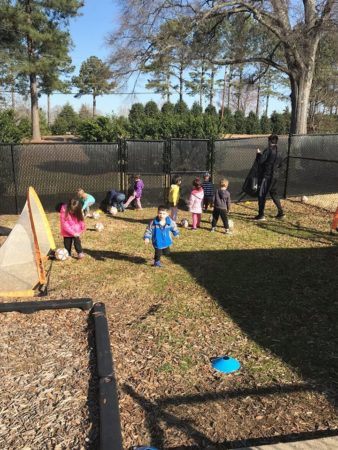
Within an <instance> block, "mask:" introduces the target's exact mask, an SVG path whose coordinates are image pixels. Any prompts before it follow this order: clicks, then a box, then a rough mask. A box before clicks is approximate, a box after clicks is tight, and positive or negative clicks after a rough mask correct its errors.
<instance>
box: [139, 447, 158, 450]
mask: <svg viewBox="0 0 338 450" xmlns="http://www.w3.org/2000/svg"><path fill="white" fill-rule="evenodd" d="M133 450H158V449H157V448H156V447H143V446H142V447H134V448H133Z"/></svg>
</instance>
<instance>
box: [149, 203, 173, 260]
mask: <svg viewBox="0 0 338 450" xmlns="http://www.w3.org/2000/svg"><path fill="white" fill-rule="evenodd" d="M171 233H172V234H173V235H174V236H175V237H178V236H179V234H180V232H179V231H178V229H177V226H176V223H175V222H174V221H173V220H172V219H171V218H170V217H169V215H168V211H167V208H166V207H165V206H159V207H158V209H157V216H156V217H155V219H154V220H152V221H151V222H150V224H149V225H148V226H147V228H146V231H145V233H144V237H143V239H144V242H145V243H146V244H149V242H150V240H151V241H152V244H153V247H154V249H155V256H154V264H153V265H154V267H162V264H161V261H160V260H161V256H162V254H163V255H169V253H170V249H169V247H170V246H171V245H172V243H173V241H172V239H171Z"/></svg>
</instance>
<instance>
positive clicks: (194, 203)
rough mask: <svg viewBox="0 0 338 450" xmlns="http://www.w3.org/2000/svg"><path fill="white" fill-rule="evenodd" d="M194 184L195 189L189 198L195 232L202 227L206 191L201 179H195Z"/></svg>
mask: <svg viewBox="0 0 338 450" xmlns="http://www.w3.org/2000/svg"><path fill="white" fill-rule="evenodd" d="M192 184H193V186H194V187H193V190H192V191H191V194H190V198H189V211H190V212H191V213H192V230H193V231H194V230H197V228H199V227H200V223H201V217H202V204H203V198H204V191H203V188H202V183H201V180H200V179H199V178H195V180H194V181H193V183H192Z"/></svg>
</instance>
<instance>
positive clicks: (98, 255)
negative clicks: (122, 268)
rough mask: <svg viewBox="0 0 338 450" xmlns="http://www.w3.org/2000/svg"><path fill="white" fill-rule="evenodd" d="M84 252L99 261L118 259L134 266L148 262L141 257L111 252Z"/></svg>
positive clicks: (88, 250)
mask: <svg viewBox="0 0 338 450" xmlns="http://www.w3.org/2000/svg"><path fill="white" fill-rule="evenodd" d="M83 251H84V252H85V253H87V254H88V255H90V256H91V257H92V258H94V259H96V260H98V261H105V260H106V259H117V260H120V261H128V262H131V263H134V264H146V263H147V260H146V259H145V258H142V257H141V256H133V255H129V254H128V253H121V252H113V251H111V250H91V249H87V248H86V249H84V250H83Z"/></svg>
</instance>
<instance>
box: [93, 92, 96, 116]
mask: <svg viewBox="0 0 338 450" xmlns="http://www.w3.org/2000/svg"><path fill="white" fill-rule="evenodd" d="M95 116H96V95H95V94H93V117H95Z"/></svg>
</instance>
